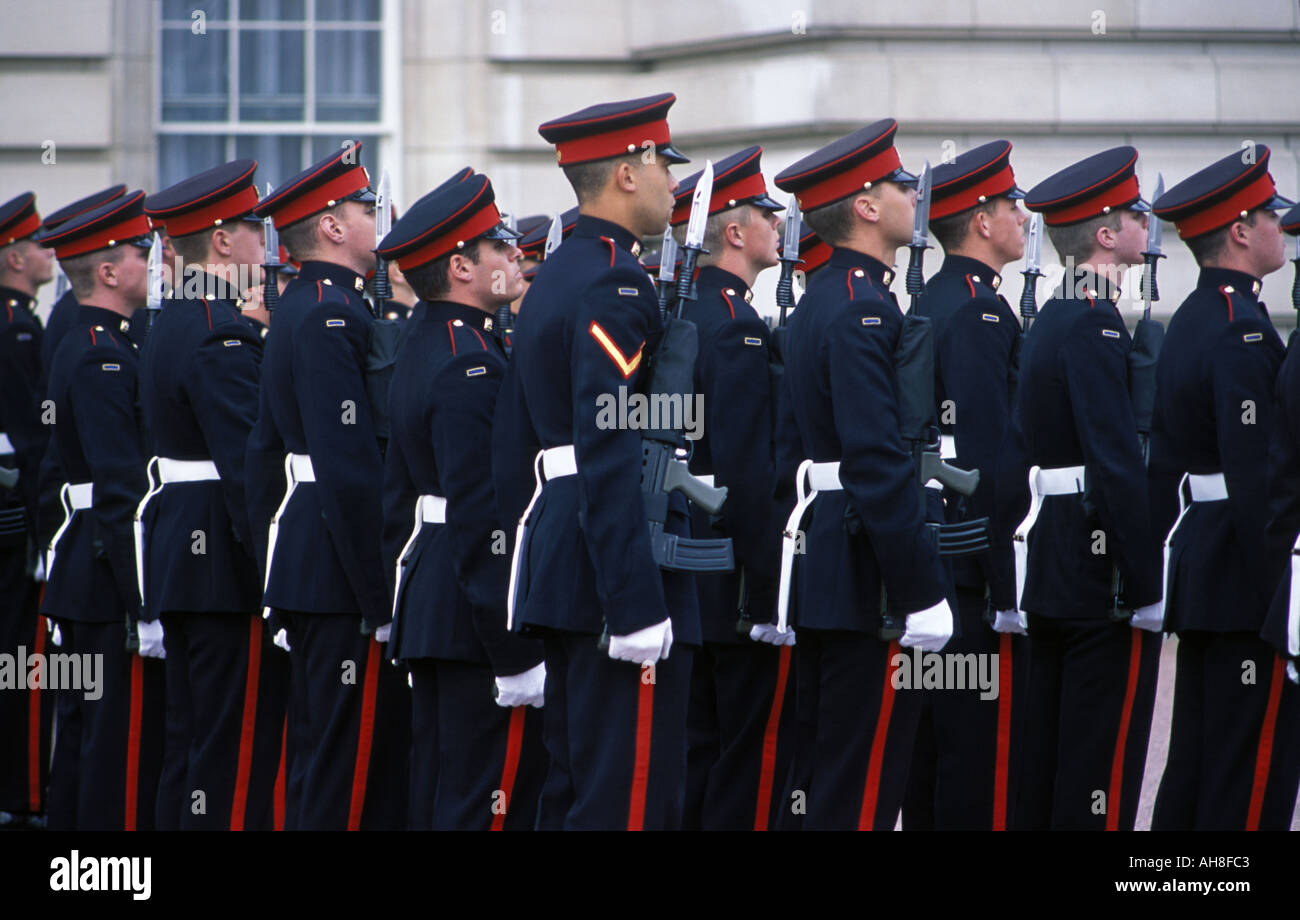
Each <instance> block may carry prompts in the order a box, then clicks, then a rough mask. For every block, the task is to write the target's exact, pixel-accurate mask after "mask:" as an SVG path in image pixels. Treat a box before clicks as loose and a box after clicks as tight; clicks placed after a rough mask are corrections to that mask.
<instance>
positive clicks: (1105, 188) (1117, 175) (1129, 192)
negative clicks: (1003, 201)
mask: <svg viewBox="0 0 1300 920" xmlns="http://www.w3.org/2000/svg"><path fill="white" fill-rule="evenodd" d="M1137 158H1138V152H1137V150H1136V149H1135V148H1133V147H1112V148H1111V149H1109V150H1103V151H1102V152H1101V153H1094V154H1093V155H1092V156H1090V157H1088V158H1087V159H1084V160H1080V161H1079V162H1078V163H1075V164H1074V165H1072V166H1067V167H1065V169H1063V170H1061V171H1060V172H1058V173H1055V174H1053V175H1051V176H1048V177H1047V178H1046V179H1044V180H1043V181H1042V182H1040V183H1038V184H1037V185H1035V186H1034V187H1033V188H1031V189H1030V190H1029V194H1027V195H1026V196H1025V207H1027V208H1028V209H1029V210H1031V211H1040V212H1042V215H1043V222H1044V223H1046V224H1047V225H1048V226H1049V227H1062V226H1065V225H1066V224H1077V223H1079V222H1080V221H1085V220H1091V219H1092V218H1094V217H1101V216H1102V215H1103V214H1109V213H1110V212H1111V211H1119V210H1128V211H1138V212H1142V213H1145V212H1147V211H1150V210H1151V205H1149V204H1147V203H1146V201H1144V200H1143V199H1142V193H1141V191H1140V190H1139V189H1138V180H1137V172H1136V170H1135V168H1134V167H1135V166H1136V165H1137ZM933 213H934V212H933V211H931V214H933Z"/></svg>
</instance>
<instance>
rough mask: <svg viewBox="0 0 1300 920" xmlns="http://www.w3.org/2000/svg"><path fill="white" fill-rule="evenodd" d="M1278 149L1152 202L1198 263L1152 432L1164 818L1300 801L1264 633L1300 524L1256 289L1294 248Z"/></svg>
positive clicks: (1226, 163) (1273, 343)
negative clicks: (1285, 487)
mask: <svg viewBox="0 0 1300 920" xmlns="http://www.w3.org/2000/svg"><path fill="white" fill-rule="evenodd" d="M1268 161H1269V150H1268V148H1267V147H1265V146H1264V145H1262V144H1259V145H1254V146H1252V147H1249V148H1247V149H1246V150H1244V151H1238V152H1237V153H1233V154H1230V155H1229V156H1226V157H1224V158H1223V159H1221V160H1219V161H1218V162H1216V163H1214V164H1212V165H1210V166H1208V167H1206V168H1205V169H1203V170H1201V171H1200V172H1197V173H1195V174H1194V175H1192V176H1190V177H1188V178H1187V179H1184V180H1183V181H1182V182H1180V183H1178V184H1177V185H1175V186H1174V187H1173V188H1171V189H1169V191H1167V192H1165V194H1164V195H1162V196H1161V197H1160V200H1159V201H1157V202H1156V213H1157V214H1158V215H1159V216H1161V217H1163V218H1166V219H1168V220H1171V221H1173V222H1174V225H1175V226H1176V227H1177V228H1178V235H1179V236H1180V237H1182V239H1183V240H1184V241H1185V242H1186V243H1187V247H1188V249H1190V250H1191V251H1192V255H1193V256H1194V257H1195V258H1196V262H1197V264H1198V265H1199V266H1200V268H1201V272H1200V276H1199V278H1198V279H1197V283H1196V289H1195V290H1194V291H1192V293H1191V294H1189V295H1188V297H1187V299H1186V300H1184V301H1183V303H1182V304H1181V305H1180V306H1179V307H1178V310H1177V312H1176V313H1175V314H1174V317H1173V319H1172V320H1171V321H1170V323H1169V332H1168V335H1167V336H1166V337H1165V342H1164V347H1163V349H1162V350H1161V354H1160V362H1159V365H1158V367H1157V378H1156V380H1157V384H1156V407H1155V415H1154V418H1153V422H1152V432H1151V495H1152V504H1153V506H1154V507H1153V510H1154V521H1155V524H1156V528H1157V530H1156V532H1157V535H1158V536H1159V535H1163V534H1168V539H1167V540H1166V542H1165V547H1166V550H1165V620H1164V626H1165V628H1166V629H1167V630H1169V631H1170V632H1173V633H1175V634H1177V636H1178V669H1177V672H1176V677H1175V683H1174V710H1173V717H1172V721H1171V724H1170V738H1169V759H1168V761H1167V763H1166V764H1165V773H1164V776H1163V777H1162V778H1161V781H1160V791H1159V793H1158V794H1157V796H1156V805H1155V813H1154V815H1153V816H1152V827H1153V829H1157V830H1170V829H1184V828H1185V829H1196V830H1202V829H1204V830H1228V829H1232V830H1242V829H1245V830H1258V829H1275V830H1276V829H1286V828H1288V827H1290V823H1291V812H1292V810H1293V809H1294V806H1295V799H1296V785H1297V777H1298V774H1297V767H1300V763H1298V762H1297V759H1296V758H1297V753H1298V752H1297V750H1296V743H1295V739H1296V734H1297V721H1296V719H1297V709H1296V707H1297V689H1296V687H1295V686H1294V685H1292V684H1291V683H1289V682H1288V681H1286V680H1285V679H1284V668H1285V660H1284V658H1283V657H1281V656H1279V655H1278V654H1277V652H1276V651H1275V650H1274V649H1273V648H1272V647H1270V646H1269V645H1268V644H1267V643H1266V642H1265V641H1264V640H1263V639H1262V638H1261V637H1260V635H1259V631H1260V628H1261V627H1262V626H1264V623H1265V617H1266V615H1267V612H1268V607H1269V603H1270V601H1271V599H1272V597H1273V593H1274V590H1275V588H1276V587H1277V584H1278V580H1279V578H1280V577H1281V575H1282V572H1283V570H1284V567H1285V560H1286V547H1287V544H1286V542H1284V541H1285V539H1286V538H1293V535H1292V534H1289V533H1288V534H1286V535H1285V537H1283V536H1282V534H1281V533H1279V530H1280V529H1281V528H1279V527H1275V529H1274V532H1273V533H1272V534H1270V533H1268V532H1267V531H1266V527H1265V525H1266V524H1267V522H1268V519H1269V511H1268V487H1267V485H1268V484H1267V480H1266V478H1265V470H1271V471H1272V470H1275V471H1276V472H1279V473H1280V472H1282V471H1283V470H1285V469H1286V466H1285V464H1284V463H1283V464H1276V463H1275V464H1270V454H1269V439H1270V437H1271V436H1272V435H1273V434H1274V428H1275V420H1276V419H1277V418H1278V413H1277V411H1276V409H1275V406H1274V403H1273V395H1274V385H1275V382H1276V381H1278V369H1279V367H1280V366H1281V365H1282V359H1283V353H1284V348H1283V345H1282V340H1281V338H1280V337H1279V336H1278V334H1277V331H1276V330H1275V329H1274V328H1273V324H1272V322H1271V321H1270V320H1269V317H1268V313H1267V312H1266V311H1265V309H1264V305H1263V304H1262V303H1260V302H1259V292H1260V288H1261V281H1262V279H1263V278H1264V276H1266V275H1268V274H1271V273H1272V272H1275V271H1277V270H1278V269H1279V268H1281V267H1282V264H1283V262H1284V261H1285V258H1286V253H1285V246H1284V243H1283V237H1282V232H1281V230H1280V229H1279V221H1278V215H1276V214H1274V213H1273V211H1274V210H1275V209H1278V208H1283V207H1287V206H1289V205H1291V204H1292V202H1289V201H1287V200H1286V199H1285V198H1282V197H1281V196H1279V195H1278V194H1277V193H1276V191H1275V188H1274V185H1273V178H1272V177H1271V176H1270V175H1269V172H1268ZM1288 382H1289V380H1288V376H1284V377H1283V378H1282V379H1281V381H1280V383H1281V386H1280V389H1279V390H1278V396H1279V399H1280V401H1281V404H1282V409H1283V411H1284V412H1287V411H1289V410H1290V401H1291V400H1290V391H1289V389H1288V387H1287V383H1288ZM1283 419H1284V421H1283V426H1284V427H1283V428H1282V430H1281V431H1279V432H1278V434H1279V436H1280V437H1281V438H1282V439H1283V442H1284V441H1285V437H1286V434H1285V432H1286V431H1287V427H1286V426H1289V424H1290V420H1289V418H1288V417H1286V416H1285V415H1284V416H1283ZM1277 459H1280V458H1277V457H1274V460H1275V461H1276V460H1277ZM1278 497H1279V498H1280V497H1281V496H1280V495H1279V496H1278ZM1279 524H1281V522H1280V521H1279ZM1171 525H1172V527H1171Z"/></svg>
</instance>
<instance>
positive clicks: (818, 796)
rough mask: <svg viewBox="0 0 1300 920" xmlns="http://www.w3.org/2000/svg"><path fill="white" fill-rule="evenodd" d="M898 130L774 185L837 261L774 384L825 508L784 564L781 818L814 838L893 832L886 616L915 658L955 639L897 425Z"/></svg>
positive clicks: (900, 738) (911, 704)
mask: <svg viewBox="0 0 1300 920" xmlns="http://www.w3.org/2000/svg"><path fill="white" fill-rule="evenodd" d="M897 130H898V125H897V123H896V122H895V121H894V120H893V119H888V118H887V119H884V120H882V121H878V122H875V123H874V124H871V125H869V126H867V127H865V128H863V129H862V130H860V131H856V132H854V133H853V134H851V135H849V136H847V137H844V138H841V139H839V140H837V141H835V142H834V143H832V144H829V145H827V146H826V147H823V148H822V149H820V150H818V151H816V152H814V153H812V154H810V155H809V156H807V157H805V158H804V159H802V160H800V161H799V162H797V163H795V164H794V165H793V166H790V167H789V168H787V169H786V170H784V171H783V172H782V173H781V174H780V175H778V176H777V178H776V184H777V186H778V187H779V188H781V189H783V190H785V191H789V192H793V193H794V194H795V195H796V196H797V198H798V201H799V206H800V209H801V210H802V211H803V214H804V220H805V221H806V222H807V223H808V225H809V226H810V227H811V228H812V229H813V230H814V231H815V232H816V233H817V235H818V236H820V237H821V239H822V240H824V241H825V242H826V243H827V244H829V245H831V246H833V247H834V249H833V251H832V253H831V257H830V260H829V262H828V263H827V264H826V265H825V266H824V267H823V268H822V269H821V270H820V271H819V272H818V273H817V275H816V277H814V278H812V279H810V280H809V282H808V288H807V291H806V293H805V294H804V296H803V298H802V299H801V300H800V302H799V307H798V309H796V310H795V311H794V315H793V317H792V318H791V320H790V326H789V330H788V338H787V343H786V346H787V353H786V356H785V358H786V361H785V376H784V379H785V381H786V384H787V394H788V397H789V409H788V412H789V414H790V415H792V416H793V417H794V419H795V421H796V424H797V427H798V430H799V439H800V442H801V445H802V448H803V455H804V457H805V458H806V459H805V461H804V463H803V464H802V465H801V466H800V469H799V476H800V478H801V479H803V482H801V483H800V490H801V495H802V490H803V488H804V487H805V486H806V485H807V484H808V483H809V481H811V484H812V488H813V489H815V490H817V491H818V492H819V493H821V495H820V498H819V499H818V501H817V502H816V504H815V506H814V507H813V509H812V522H811V525H810V526H808V527H807V528H806V530H804V529H802V523H801V521H800V518H802V514H801V513H797V514H795V515H791V523H790V524H789V525H788V526H787V528H786V530H787V537H786V547H785V548H786V550H788V551H789V555H787V554H786V553H785V552H783V558H782V567H783V569H784V568H785V566H786V565H787V564H788V560H790V559H792V558H793V555H794V552H793V550H794V549H795V548H801V549H803V551H804V552H803V553H802V554H800V558H799V568H798V572H797V584H798V604H797V610H796V614H797V615H796V617H795V623H796V624H797V625H798V627H799V631H798V632H799V640H798V644H797V645H796V647H795V648H796V657H797V659H798V661H797V674H798V696H799V709H800V719H801V721H804V722H805V723H807V725H808V727H806V728H805V731H811V732H812V738H813V741H812V745H811V746H812V751H811V753H810V754H809V756H808V761H807V764H806V765H805V768H806V770H807V771H808V773H807V774H806V775H808V776H810V777H811V782H812V788H811V789H801V788H795V789H793V790H791V791H792V794H793V795H794V800H793V801H792V800H789V799H787V803H788V806H787V807H791V808H792V809H793V808H798V807H800V805H801V803H802V802H803V801H804V799H805V797H806V807H807V814H806V817H805V818H804V826H805V827H806V828H808V829H823V828H846V829H851V828H855V827H856V828H859V829H863V830H869V829H880V830H892V829H893V827H894V825H895V823H896V821H897V818H898V813H899V809H900V807H901V805H902V799H903V789H904V785H905V782H906V777H907V765H908V762H909V760H910V759H911V753H912V743H913V738H914V735H915V731H916V721H917V717H918V715H919V712H920V702H921V700H920V696H919V694H914V693H908V692H904V693H901V694H900V693H898V692H896V684H895V681H894V679H893V671H894V670H895V669H896V666H897V659H898V658H900V657H901V654H900V652H899V646H900V641H899V640H893V641H886V640H884V639H882V638H881V637H880V636H881V634H882V617H883V616H884V615H885V614H886V613H888V614H890V615H891V616H895V617H905V618H906V621H905V622H906V629H905V631H904V633H903V635H902V637H901V644H902V645H905V646H909V647H911V646H917V647H920V648H923V649H937V648H940V647H942V646H943V644H944V643H945V642H947V640H948V638H949V636H950V635H951V633H952V610H951V608H950V607H949V605H948V601H947V599H946V598H945V597H944V585H945V583H946V578H945V575H944V570H943V566H942V565H941V563H940V561H939V555H938V547H937V544H936V542H935V540H934V538H933V537H932V535H931V533H930V531H929V529H927V527H926V525H925V522H924V520H923V518H922V514H921V496H920V489H921V485H920V483H919V482H918V479H917V475H918V473H917V469H916V464H915V463H914V461H913V459H912V456H911V450H910V449H909V447H908V445H906V444H905V443H904V441H903V439H902V435H901V433H900V430H899V424H898V423H899V417H898V397H897V395H896V389H897V383H896V381H895V376H894V350H895V348H896V346H897V344H898V338H899V335H900V332H901V327H902V323H903V315H902V311H901V310H899V307H898V303H897V301H896V300H895V299H894V295H893V294H892V292H890V290H889V285H890V283H891V282H892V281H893V280H894V271H893V269H892V268H891V267H890V266H891V264H892V262H893V261H894V254H895V252H896V251H897V249H898V247H899V246H901V245H903V244H904V243H906V242H908V240H910V239H911V229H912V217H913V211H914V209H915V203H916V193H915V191H914V189H913V184H914V182H915V178H916V177H915V176H913V175H912V174H911V173H909V172H907V171H906V170H904V169H903V168H902V165H901V163H900V161H899V157H898V152H897V150H895V148H894V143H893V140H894V134H895V132H896V131H897ZM864 407H866V409H867V410H868V411H864ZM805 508H806V506H805ZM796 510H797V512H801V511H802V510H803V509H801V508H798V507H797V509H796ZM799 542H802V544H803V545H802V547H798V546H797V544H798V543H799ZM783 580H785V579H784V578H783ZM781 625H782V627H784V625H785V624H781ZM814 688H816V694H814V692H813V689H814ZM813 725H815V727H812V726H813ZM803 740H805V741H806V740H807V739H806V738H805V739H803ZM801 772H802V771H801Z"/></svg>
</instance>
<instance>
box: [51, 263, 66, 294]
mask: <svg viewBox="0 0 1300 920" xmlns="http://www.w3.org/2000/svg"><path fill="white" fill-rule="evenodd" d="M66 293H68V276H67V275H65V274H64V273H63V269H61V268H60V269H59V278H58V280H57V281H55V282H54V299H55V300H58V299H60V298H61V297H62V296H63V295H64V294H66Z"/></svg>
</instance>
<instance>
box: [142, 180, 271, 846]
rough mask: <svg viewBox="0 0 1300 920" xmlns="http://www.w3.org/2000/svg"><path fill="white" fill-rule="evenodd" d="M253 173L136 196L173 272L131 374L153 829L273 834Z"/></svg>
mask: <svg viewBox="0 0 1300 920" xmlns="http://www.w3.org/2000/svg"><path fill="white" fill-rule="evenodd" d="M256 168H257V163H256V162H255V161H253V160H237V161H235V162H233V163H227V164H225V165H223V166H218V167H215V168H214V169H209V170H206V171H204V172H202V173H200V174H198V175H196V176H193V177H191V178H189V179H186V180H184V181H182V182H179V183H177V184H176V185H174V186H172V187H171V188H168V189H166V190H164V191H161V192H158V193H156V194H154V195H151V196H149V198H148V199H147V200H146V201H145V211H146V213H148V214H149V216H150V217H151V218H152V219H153V221H154V223H155V225H164V226H166V228H167V230H168V234H169V236H170V237H171V239H172V246H173V248H174V249H175V251H176V254H177V255H178V256H179V259H180V264H181V265H182V266H183V271H182V275H181V277H178V278H175V279H174V282H173V283H174V290H173V296H172V297H171V298H170V299H169V300H167V301H165V303H164V306H163V309H162V310H161V312H160V313H159V315H158V318H157V320H156V322H155V323H154V325H153V328H152V330H151V332H150V338H149V347H148V349H147V350H146V353H145V356H144V359H143V361H142V364H141V380H142V386H141V394H142V402H143V408H144V417H145V422H146V427H147V429H148V431H149V434H150V441H151V444H150V454H151V455H152V459H150V461H149V464H150V468H149V480H150V491H149V494H148V495H147V496H146V499H145V502H143V503H142V504H141V508H140V510H139V511H138V512H137V518H138V519H139V523H138V525H137V540H138V541H140V543H139V545H138V546H137V548H136V551H137V554H138V564H139V566H140V573H139V574H140V578H141V580H142V585H141V589H142V595H143V598H144V607H145V617H146V618H147V619H150V620H159V621H161V624H162V627H163V633H164V644H165V647H166V649H167V689H168V729H167V730H168V737H169V750H168V757H167V763H166V764H165V767H164V769H165V771H166V773H167V774H168V775H171V774H172V771H173V770H175V771H176V774H177V776H178V783H179V785H178V787H177V788H176V790H175V791H177V792H179V793H180V798H179V800H175V801H163V800H162V798H163V796H162V794H160V801H159V808H158V811H159V824H160V826H162V825H163V824H164V822H165V821H167V822H170V824H171V826H172V827H176V826H179V827H180V828H185V829H196V830H198V829H230V830H244V829H249V830H259V829H269V828H270V827H271V824H272V793H273V789H274V785H275V778H276V772H277V769H278V767H279V763H280V747H281V740H282V733H283V732H282V729H283V724H284V698H285V693H286V687H287V680H288V662H287V661H285V660H284V659H283V656H282V655H281V653H280V652H279V651H278V650H275V649H273V648H272V646H271V637H270V636H269V635H268V633H267V630H266V628H265V627H264V625H263V623H262V617H261V593H262V592H261V583H260V580H259V578H258V568H259V567H258V565H257V562H256V561H255V560H254V558H253V541H252V537H251V534H250V532H249V524H248V506H247V502H246V501H245V494H244V448H245V446H246V443H247V441H248V433H249V431H250V429H251V428H252V427H253V422H254V420H255V419H256V417H257V385H258V374H259V369H260V367H261V363H262V339H261V336H259V335H258V334H257V332H256V331H255V330H253V329H250V328H249V325H248V323H246V322H245V320H244V318H243V317H242V316H241V314H240V308H241V303H240V297H239V294H238V291H239V289H240V288H242V287H248V286H255V282H256V280H257V279H256V278H255V277H254V276H255V275H256V274H257V273H258V272H259V271H260V269H259V266H260V265H261V264H262V263H263V261H264V259H265V253H264V251H263V250H264V248H265V247H264V244H263V235H262V224H261V221H260V220H258V219H257V218H255V217H253V216H252V209H253V207H254V206H255V205H256V204H257V188H256V186H255V185H254V183H253V172H254V171H255V170H256ZM173 744H174V745H175V746H174V747H173ZM165 788H166V786H165Z"/></svg>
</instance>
